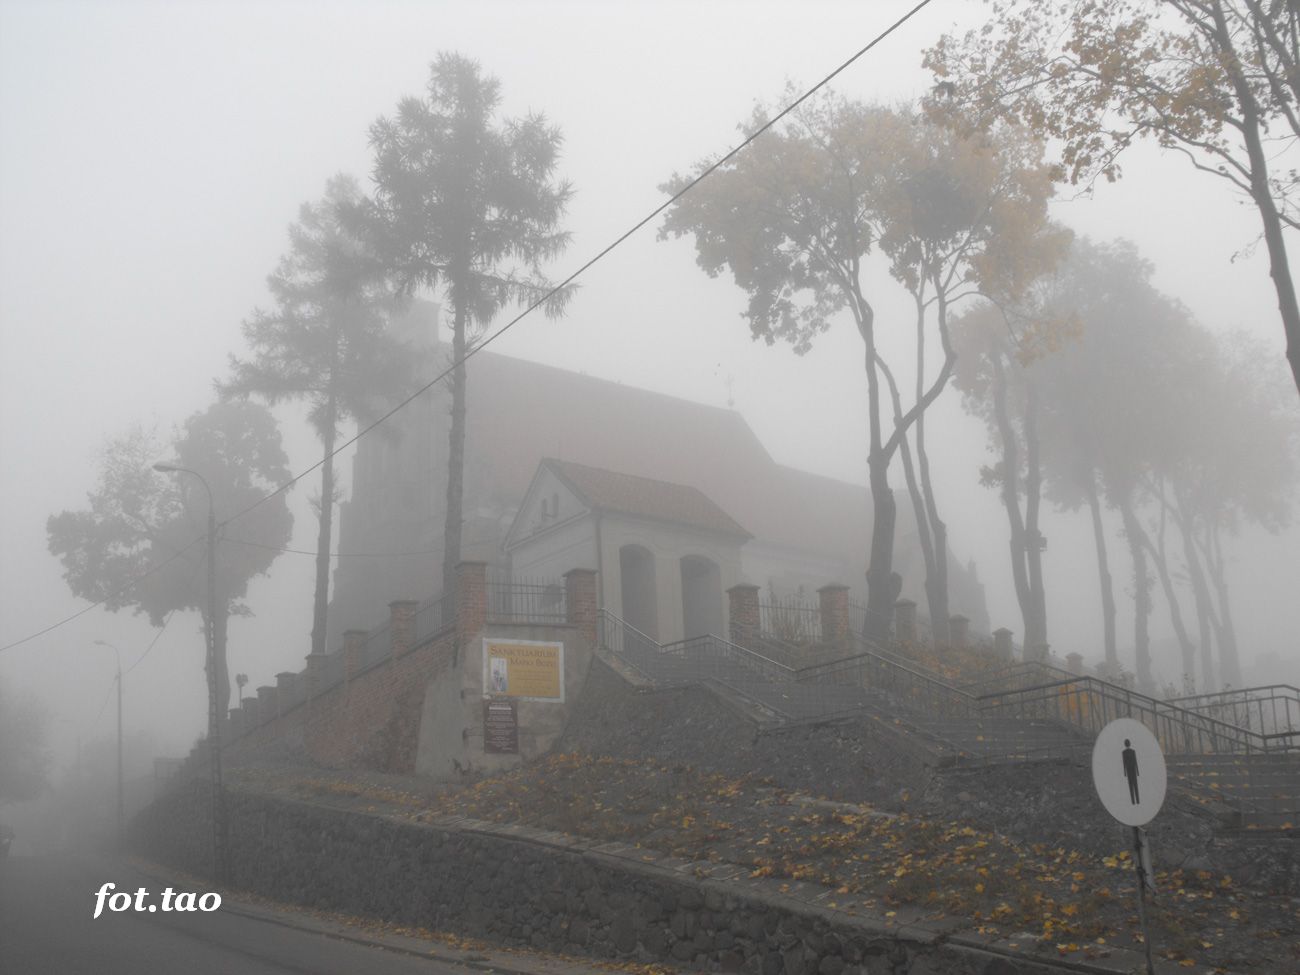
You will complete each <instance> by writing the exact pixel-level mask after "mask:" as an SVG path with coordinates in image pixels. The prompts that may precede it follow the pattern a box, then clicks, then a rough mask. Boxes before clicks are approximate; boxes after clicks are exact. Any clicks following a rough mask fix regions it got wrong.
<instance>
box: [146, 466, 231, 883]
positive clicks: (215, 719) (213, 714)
mask: <svg viewBox="0 0 1300 975" xmlns="http://www.w3.org/2000/svg"><path fill="white" fill-rule="evenodd" d="M153 469H154V470H156V471H159V472H161V473H163V474H191V475H193V476H194V477H197V478H198V479H199V483H200V484H202V485H203V490H204V491H206V492H207V494H208V613H207V616H208V619H207V626H206V627H205V630H206V634H207V642H208V646H207V664H208V752H209V760H208V765H209V768H211V770H212V873H213V876H214V877H215V878H216V879H217V880H218V881H221V880H224V879H225V872H226V871H225V867H226V850H225V825H226V824H225V815H224V811H225V803H224V802H223V801H222V785H221V724H220V718H221V716H220V715H219V714H218V713H217V711H218V708H219V707H220V703H219V702H220V695H219V693H218V691H217V679H218V677H219V674H218V672H217V514H216V507H215V505H214V504H213V503H212V488H211V487H210V486H209V485H208V481H207V478H205V477H204V476H203V475H202V474H200V473H199V472H198V471H194V470H190V469H189V468H188V467H178V466H177V465H175V464H154V465H153Z"/></svg>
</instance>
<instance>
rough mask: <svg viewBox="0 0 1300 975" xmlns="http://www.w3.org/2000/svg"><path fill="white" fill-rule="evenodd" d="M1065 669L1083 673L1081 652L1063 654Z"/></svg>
mask: <svg viewBox="0 0 1300 975" xmlns="http://www.w3.org/2000/svg"><path fill="white" fill-rule="evenodd" d="M1065 669H1066V670H1068V671H1069V672H1070V673H1072V674H1079V675H1082V674H1083V654H1081V653H1067V654H1066V655H1065Z"/></svg>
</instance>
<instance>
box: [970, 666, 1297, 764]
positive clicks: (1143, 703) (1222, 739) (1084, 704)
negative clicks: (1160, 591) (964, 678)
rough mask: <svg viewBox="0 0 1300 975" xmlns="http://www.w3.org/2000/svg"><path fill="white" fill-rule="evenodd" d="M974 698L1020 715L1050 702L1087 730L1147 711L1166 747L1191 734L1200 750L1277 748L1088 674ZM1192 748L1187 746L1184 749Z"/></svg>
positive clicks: (1184, 741)
mask: <svg viewBox="0 0 1300 975" xmlns="http://www.w3.org/2000/svg"><path fill="white" fill-rule="evenodd" d="M1084 694H1086V695H1088V697H1089V698H1095V703H1098V704H1100V708H1099V709H1098V708H1097V707H1095V706H1094V701H1092V700H1089V701H1084V700H1083V698H1082V696H1081V695H1084ZM977 700H978V701H979V702H980V704H979V707H980V709H981V710H995V709H998V708H1001V707H1009V708H1012V709H1014V710H1015V711H1017V713H1019V714H1021V715H1023V714H1024V713H1025V712H1026V711H1027V710H1028V709H1029V708H1028V706H1030V705H1033V704H1035V703H1038V702H1049V701H1050V702H1052V703H1053V704H1054V705H1055V710H1056V711H1057V712H1058V717H1059V716H1061V712H1062V711H1064V712H1065V716H1066V717H1067V720H1070V723H1072V724H1074V725H1075V726H1076V727H1082V728H1083V729H1084V730H1088V731H1098V730H1100V728H1101V725H1102V724H1104V723H1105V720H1108V719H1110V718H1114V717H1124V716H1125V715H1124V714H1121V713H1120V712H1121V711H1127V712H1130V713H1131V712H1134V711H1136V712H1137V713H1139V714H1142V713H1149V714H1150V715H1151V716H1152V718H1153V719H1154V721H1155V724H1156V726H1157V727H1155V728H1153V729H1152V730H1153V731H1154V732H1155V733H1156V735H1157V737H1158V738H1163V739H1164V743H1165V746H1166V748H1167V749H1176V748H1178V747H1180V746H1184V747H1185V746H1188V745H1190V740H1191V738H1192V737H1193V736H1195V738H1196V740H1197V744H1198V745H1199V746H1201V748H1202V749H1203V748H1205V746H1206V745H1207V744H1208V746H1209V751H1210V752H1220V751H1224V750H1227V751H1233V752H1235V751H1246V752H1250V751H1256V750H1258V751H1264V752H1267V751H1270V750H1276V749H1275V748H1270V743H1271V742H1272V741H1273V738H1271V737H1270V736H1267V735H1264V734H1262V733H1260V732H1257V731H1255V730H1253V729H1251V728H1243V727H1241V726H1239V725H1234V724H1230V723H1228V722H1226V721H1222V720H1220V719H1218V718H1215V717H1212V716H1210V715H1206V714H1202V713H1200V712H1198V711H1191V710H1188V709H1186V708H1182V707H1179V706H1178V705H1175V704H1169V703H1168V702H1166V701H1161V700H1158V699H1157V698H1153V697H1151V696H1149V695H1146V694H1143V693H1141V692H1140V691H1134V690H1131V689H1129V688H1126V687H1120V686H1118V685H1115V684H1111V683H1109V682H1107V681H1103V680H1100V679H1098V678H1096V677H1091V676H1073V677H1071V678H1070V679H1068V680H1060V681H1053V682H1050V683H1047V684H1040V685H1037V686H1035V687H1027V688H1015V689H1010V690H1003V691H994V692H989V693H987V694H981V695H978V696H977ZM1098 710H1100V714H1098V713H1097V712H1098ZM1112 712H1113V713H1112ZM1161 725H1163V727H1161ZM1207 738H1208V741H1207V740H1206V739H1207ZM1180 739H1181V740H1180ZM1225 746H1227V747H1226V749H1225ZM1195 750H1196V749H1191V748H1188V751H1195Z"/></svg>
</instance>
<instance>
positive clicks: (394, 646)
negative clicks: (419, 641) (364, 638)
mask: <svg viewBox="0 0 1300 975" xmlns="http://www.w3.org/2000/svg"><path fill="white" fill-rule="evenodd" d="M419 605H420V604H419V603H417V602H416V601H415V600H414V599H394V600H393V601H392V602H391V603H389V604H388V641H389V649H390V650H391V651H392V654H393V658H394V659H396V658H398V657H402V656H405V655H406V654H408V653H410V652H411V648H412V647H414V646H415V610H416V609H417V608H418V607H419Z"/></svg>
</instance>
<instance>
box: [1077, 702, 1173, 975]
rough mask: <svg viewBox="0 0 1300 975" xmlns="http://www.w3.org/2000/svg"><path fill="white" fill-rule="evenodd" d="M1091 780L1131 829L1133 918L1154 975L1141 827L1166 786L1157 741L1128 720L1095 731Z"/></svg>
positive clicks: (1147, 857)
mask: <svg viewBox="0 0 1300 975" xmlns="http://www.w3.org/2000/svg"><path fill="white" fill-rule="evenodd" d="M1092 781H1093V785H1095V786H1096V788H1097V795H1098V797H1099V798H1100V799H1101V804H1102V805H1103V806H1105V807H1106V811H1107V812H1108V813H1110V814H1111V815H1112V816H1114V817H1115V818H1116V819H1117V820H1119V821H1120V822H1121V823H1123V824H1124V825H1125V826H1131V827H1133V866H1134V867H1135V868H1136V869H1137V875H1138V885H1137V887H1138V922H1139V923H1140V924H1141V925H1142V944H1143V946H1144V947H1145V948H1146V956H1147V975H1155V963H1154V962H1153V961H1152V958H1151V935H1150V933H1149V932H1148V931H1147V912H1146V894H1147V891H1148V890H1151V891H1155V889H1156V886H1155V877H1154V874H1153V873H1152V871H1151V848H1150V846H1149V845H1148V844H1147V838H1146V832H1145V831H1144V830H1143V829H1142V827H1143V826H1145V825H1146V824H1147V823H1149V822H1151V820H1152V819H1153V818H1155V814H1156V813H1158V812H1159V811H1160V807H1161V806H1162V805H1164V801H1165V790H1166V788H1167V787H1168V784H1169V777H1168V772H1167V771H1166V769H1165V756H1164V753H1163V752H1162V751H1161V750H1160V742H1158V741H1157V740H1156V736H1155V735H1153V734H1151V732H1150V731H1148V730H1147V727H1146V725H1144V724H1142V722H1140V721H1135V720H1134V719H1132V718H1117V719H1115V720H1114V721H1112V722H1111V723H1110V724H1108V725H1106V727H1104V728H1102V729H1101V731H1100V732H1099V733H1098V735H1097V741H1096V744H1094V745H1093V746H1092Z"/></svg>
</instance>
